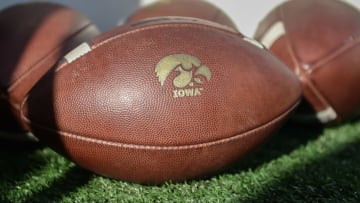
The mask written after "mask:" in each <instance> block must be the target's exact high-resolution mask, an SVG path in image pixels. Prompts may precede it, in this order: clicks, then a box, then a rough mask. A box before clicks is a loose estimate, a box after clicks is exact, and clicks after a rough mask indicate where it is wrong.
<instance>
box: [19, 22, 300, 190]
mask: <svg viewBox="0 0 360 203" xmlns="http://www.w3.org/2000/svg"><path fill="white" fill-rule="evenodd" d="M89 45H90V47H91V51H89V52H88V53H85V54H82V55H81V56H79V58H77V59H76V60H75V61H72V62H71V63H67V62H66V61H63V62H62V63H60V64H58V65H57V67H56V69H55V71H54V72H50V73H48V74H47V75H46V76H45V77H44V78H42V79H41V80H40V81H39V83H38V84H37V85H36V86H35V87H34V88H33V89H32V90H31V92H30V94H29V96H28V98H27V100H26V101H25V102H24V105H23V106H22V116H23V119H24V121H25V122H27V123H28V124H29V125H30V126H31V128H32V130H33V132H34V133H35V135H36V136H37V137H39V138H40V140H42V141H43V142H45V143H47V144H49V145H50V146H51V147H53V148H54V149H55V150H56V151H58V152H60V153H62V154H64V155H66V156H67V157H69V158H70V159H72V160H73V161H74V162H76V163H77V164H79V165H80V166H82V167H84V168H86V169H88V170H91V171H94V172H96V173H99V174H102V175H105V176H109V177H113V178H117V179H121V180H127V181H134V182H140V183H156V184H158V183H163V182H164V181H170V180H171V181H181V180H187V179H193V178H199V177H204V176H206V175H209V174H212V173H214V172H217V171H219V170H221V169H223V168H225V167H227V166H229V164H231V163H233V162H234V161H236V160H238V159H239V158H241V157H242V156H244V155H245V154H247V153H248V152H249V151H251V150H252V149H254V148H255V147H256V146H258V145H259V143H261V142H263V141H264V140H265V139H266V138H267V137H268V136H270V135H271V134H272V133H273V132H274V130H275V129H277V128H278V127H279V126H280V124H281V123H282V122H283V121H284V120H285V119H286V117H287V116H288V114H289V113H290V112H291V111H292V110H293V109H294V107H295V106H296V105H297V104H298V102H299V100H300V97H301V86H300V83H299V81H298V79H297V78H296V76H295V75H294V74H293V73H292V72H291V71H290V70H288V69H287V68H286V66H285V65H284V64H283V63H282V62H281V61H279V60H278V59H277V58H275V57H274V56H272V55H271V54H270V53H269V52H268V51H267V50H265V49H262V48H259V47H258V46H257V45H255V44H253V43H250V42H249V40H245V39H244V37H243V36H242V35H241V34H240V33H237V32H234V31H232V30H231V29H227V28H225V27H221V26H218V27H216V26H212V24H211V23H209V22H208V21H203V20H200V19H199V20H196V19H190V18H183V19H182V18H178V19H177V20H171V19H166V18H165V19H164V18H162V19H161V20H158V21H155V20H153V21H152V22H148V23H141V24H137V25H136V26H134V25H124V26H121V27H118V28H115V29H114V30H111V31H109V32H107V33H104V34H102V35H100V36H98V37H96V38H95V39H94V40H92V42H91V43H90V44H89ZM189 56H191V57H189ZM184 58H185V59H190V60H192V63H193V64H192V66H191V65H190V66H189V65H186V64H188V62H189V61H188V60H184ZM194 58H197V59H198V60H199V61H200V63H201V64H197V63H198V62H194V61H196V60H195V59H194ZM166 59H169V60H168V61H166ZM160 61H162V63H161V64H165V66H164V67H165V68H172V69H171V71H168V72H169V74H168V75H167V77H165V79H164V78H163V77H161V76H164V75H163V73H164V70H165V69H161V68H162V66H161V67H160V65H159V64H160V63H159V62H160ZM164 61H165V62H164ZM178 61H181V62H182V63H180V65H174V64H176V63H177V62H178ZM174 62H175V63H174ZM188 66H189V67H188ZM186 67H187V68H188V69H186ZM206 67H207V68H206ZM189 69H190V70H189ZM209 72H210V73H211V76H210V73H209ZM197 74H198V75H197ZM191 75H192V77H191ZM186 77H190V80H189V81H190V82H189V81H187V80H186ZM162 79H163V80H162ZM161 81H162V82H163V83H161ZM175 81H176V82H179V84H185V87H181V88H179V87H177V86H176V84H177V83H176V82H175ZM182 91H183V92H182ZM185 91H186V92H188V93H187V94H188V96H184V95H186V94H185V93H184V92H185ZM191 91H192V92H193V94H191V93H189V92H191ZM181 92H182V93H181ZM196 92H197V93H196ZM199 92H200V94H199ZM190 95H192V96H190ZM182 96H184V97H182ZM50 112H52V114H50Z"/></svg>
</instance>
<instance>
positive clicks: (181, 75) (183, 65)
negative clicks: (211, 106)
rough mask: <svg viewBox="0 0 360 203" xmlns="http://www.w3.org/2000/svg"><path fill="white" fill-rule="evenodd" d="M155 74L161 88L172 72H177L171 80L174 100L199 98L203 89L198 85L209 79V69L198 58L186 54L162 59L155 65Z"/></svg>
mask: <svg viewBox="0 0 360 203" xmlns="http://www.w3.org/2000/svg"><path fill="white" fill-rule="evenodd" d="M155 72H156V75H157V77H158V78H159V81H160V84H161V85H162V86H164V85H165V81H166V80H167V79H168V77H169V75H170V74H171V73H172V72H178V75H177V76H176V77H175V78H174V79H173V85H174V86H175V88H176V89H174V90H173V97H174V98H183V97H195V96H201V94H202V91H203V90H204V88H202V87H201V86H200V85H202V84H204V83H205V82H206V81H210V79H211V72H210V69H209V68H208V67H207V66H205V65H203V64H201V61H200V60H199V59H198V58H196V57H194V56H191V55H187V54H174V55H170V56H166V57H164V58H163V59H161V60H160V61H159V63H158V64H157V65H156V68H155ZM199 86H200V87H199Z"/></svg>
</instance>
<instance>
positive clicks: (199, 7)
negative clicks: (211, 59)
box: [126, 0, 236, 29]
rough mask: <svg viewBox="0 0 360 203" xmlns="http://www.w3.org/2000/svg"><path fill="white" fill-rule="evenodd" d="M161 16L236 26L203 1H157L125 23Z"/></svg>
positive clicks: (224, 14)
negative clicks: (190, 18) (196, 19)
mask: <svg viewBox="0 0 360 203" xmlns="http://www.w3.org/2000/svg"><path fill="white" fill-rule="evenodd" d="M161 16H182V17H192V18H200V19H203V20H208V21H212V22H216V23H220V24H222V25H227V26H229V27H231V28H234V29H236V25H235V24H234V22H233V21H232V20H231V19H230V17H229V16H228V15H227V14H226V13H224V12H223V11H222V10H221V9H220V8H218V7H217V6H215V5H213V4H211V3H210V2H207V1H204V0H158V1H155V2H154V3H151V4H149V5H147V6H145V7H142V8H139V9H138V10H136V11H135V12H134V13H133V14H132V15H131V16H129V17H128V19H127V20H126V23H133V22H135V21H139V20H144V19H146V18H153V17H161Z"/></svg>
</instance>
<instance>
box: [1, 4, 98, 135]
mask: <svg viewBox="0 0 360 203" xmlns="http://www.w3.org/2000/svg"><path fill="white" fill-rule="evenodd" d="M0 29H1V31H0V44H1V45H2V46H1V48H0V54H1V56H2V57H1V58H2V60H0V67H1V68H0V120H1V123H0V131H7V132H22V131H27V130H28V129H26V128H25V127H24V126H23V125H22V124H21V123H19V121H20V120H21V119H19V116H20V113H19V111H20V109H21V105H22V102H23V100H24V98H25V97H26V95H27V93H28V92H29V90H30V89H31V88H32V87H33V86H34V84H35V83H36V82H37V81H38V80H39V79H40V78H41V77H42V76H43V75H44V74H45V73H46V72H47V71H49V70H50V69H51V68H52V67H53V66H54V65H55V63H56V62H57V61H58V60H59V59H60V58H61V57H62V56H63V55H64V53H66V52H68V51H69V50H71V49H73V48H74V47H76V46H77V45H79V44H80V43H82V42H84V41H86V40H89V39H90V38H92V37H94V36H95V35H98V34H99V31H98V30H97V28H96V27H95V26H94V25H93V24H92V23H91V22H90V21H89V20H88V19H87V18H85V17H84V16H83V15H81V14H80V13H79V12H77V11H75V10H73V9H70V8H67V7H64V6H61V5H58V4H53V3H45V2H43V3H40V2H39V3H26V4H17V5H14V6H12V7H9V8H7V9H5V10H3V11H1V12H0ZM13 136H14V137H13V138H15V137H16V136H20V137H19V138H20V139H22V137H21V136H22V134H18V133H14V134H13ZM24 136H25V134H24ZM9 138H12V134H11V136H10V137H9ZM24 138H25V137H24Z"/></svg>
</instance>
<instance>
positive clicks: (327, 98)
mask: <svg viewBox="0 0 360 203" xmlns="http://www.w3.org/2000/svg"><path fill="white" fill-rule="evenodd" d="M255 38H256V39H258V40H259V41H261V42H262V43H263V44H264V45H265V46H266V47H268V48H269V49H270V50H271V51H272V52H273V53H274V54H275V55H276V56H277V57H279V58H280V59H281V60H282V61H284V62H285V63H286V64H287V65H288V66H289V67H290V68H291V69H292V70H293V71H294V72H295V73H296V74H297V76H298V77H299V79H300V80H301V82H302V86H303V89H304V97H305V99H306V102H305V103H304V105H303V107H306V106H310V107H311V108H300V110H299V111H298V113H297V116H296V118H297V119H298V120H304V121H307V122H313V121H316V120H318V121H320V122H322V123H324V124H337V123H339V122H342V121H345V120H348V119H352V118H354V117H356V116H358V115H360V94H358V91H359V88H360V57H359V55H360V46H359V42H360V12H359V11H358V10H357V9H356V8H354V7H352V6H351V5H349V4H347V3H345V2H343V1H325V0H292V1H289V2H285V3H283V4H281V5H279V6H278V7H277V8H275V9H274V10H273V11H271V12H270V13H269V14H268V16H267V17H265V19H264V20H263V21H262V22H261V23H260V25H259V27H258V30H257V32H256V34H255Z"/></svg>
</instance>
